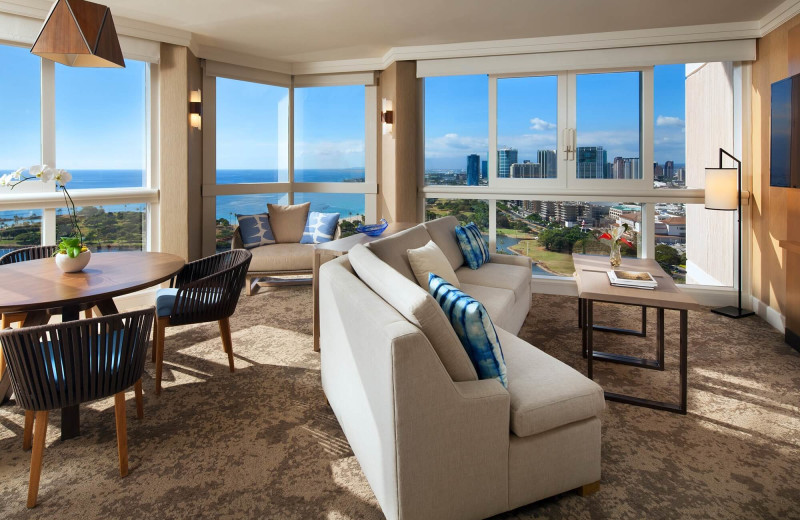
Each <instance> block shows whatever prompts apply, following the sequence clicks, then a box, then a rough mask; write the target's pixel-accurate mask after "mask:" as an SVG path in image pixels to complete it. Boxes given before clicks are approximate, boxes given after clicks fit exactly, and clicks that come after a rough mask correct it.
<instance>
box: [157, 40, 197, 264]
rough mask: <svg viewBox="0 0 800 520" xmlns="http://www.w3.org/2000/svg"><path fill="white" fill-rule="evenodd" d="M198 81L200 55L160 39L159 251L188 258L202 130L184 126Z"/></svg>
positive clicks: (192, 255)
mask: <svg viewBox="0 0 800 520" xmlns="http://www.w3.org/2000/svg"><path fill="white" fill-rule="evenodd" d="M201 84H202V73H201V70H200V61H199V60H198V59H197V58H196V57H195V56H194V55H193V54H192V53H191V52H190V51H189V49H187V48H186V47H181V46H176V45H170V44H166V43H164V44H161V62H160V66H159V135H160V167H159V171H160V178H161V179H160V190H161V194H160V213H161V215H160V235H161V251H163V252H165V253H173V254H176V255H179V256H182V257H183V258H185V259H186V260H189V261H190V260H195V259H197V258H199V257H200V256H201V231H202V221H201V218H200V209H201V208H202V199H201V196H200V189H201V183H202V151H203V145H202V134H201V132H200V131H198V130H196V129H192V128H190V127H189V92H190V90H192V89H198V88H200V86H201Z"/></svg>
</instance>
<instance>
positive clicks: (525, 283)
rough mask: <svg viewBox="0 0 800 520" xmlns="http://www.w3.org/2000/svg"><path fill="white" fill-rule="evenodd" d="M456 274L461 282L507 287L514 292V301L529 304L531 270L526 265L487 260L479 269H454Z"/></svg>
mask: <svg viewBox="0 0 800 520" xmlns="http://www.w3.org/2000/svg"><path fill="white" fill-rule="evenodd" d="M456 276H458V279H459V281H461V283H462V284H465V283H468V284H470V285H485V286H487V287H498V288H500V289H508V290H510V291H513V292H514V298H515V300H514V301H519V300H520V299H522V300H525V301H527V302H528V305H530V301H531V271H530V269H528V268H527V267H521V266H518V265H508V264H499V263H494V262H489V263H486V264H483V265H482V266H481V268H480V269H469V268H467V267H466V266H464V267H461V268H460V269H458V270H456ZM484 303H485V302H484Z"/></svg>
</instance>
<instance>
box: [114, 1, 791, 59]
mask: <svg viewBox="0 0 800 520" xmlns="http://www.w3.org/2000/svg"><path fill="white" fill-rule="evenodd" d="M99 1H101V2H102V1H103V0H99ZM781 2H782V0H395V1H392V2H390V1H387V0H225V1H220V0H136V1H131V0H105V2H104V3H106V4H107V5H109V6H110V7H111V9H112V12H113V13H114V15H115V16H124V17H127V18H132V19H136V20H142V21H147V22H151V23H155V24H159V25H164V26H167V27H172V28H175V29H181V30H184V31H190V32H191V33H193V34H194V40H195V42H196V43H198V44H200V45H203V46H209V47H217V48H221V49H228V50H232V51H236V52H240V53H246V54H252V55H255V56H260V57H265V58H270V59H274V60H280V61H286V62H308V61H323V60H342V59H359V58H379V57H382V56H383V55H384V54H385V53H386V52H387V51H388V50H389V49H391V48H392V47H402V46H417V45H433V44H445V43H462V42H476V41H487V40H504V39H517V38H535V37H542V36H561V35H572V34H586V33H599V32H610V31H624V30H633V29H652V28H664V27H679V26H688V25H703V24H716V23H731V22H750V21H758V20H761V19H762V18H763V17H765V16H766V15H767V14H768V13H770V12H771V11H772V10H773V9H775V8H776V7H778V6H779V5H780V4H781Z"/></svg>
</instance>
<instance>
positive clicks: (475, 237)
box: [456, 222, 489, 269]
mask: <svg viewBox="0 0 800 520" xmlns="http://www.w3.org/2000/svg"><path fill="white" fill-rule="evenodd" d="M456 238H457V239H458V247H459V248H461V254H462V255H464V260H465V261H466V262H467V265H468V266H469V268H470V269H478V268H479V267H480V266H482V265H483V264H485V263H486V262H488V261H489V248H488V247H486V242H484V241H483V236H481V231H480V229H478V226H476V225H475V223H474V222H470V223H469V224H467V225H466V226H456Z"/></svg>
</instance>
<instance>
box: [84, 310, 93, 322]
mask: <svg viewBox="0 0 800 520" xmlns="http://www.w3.org/2000/svg"><path fill="white" fill-rule="evenodd" d="M83 316H84V318H86V319H87V320H89V319H91V318H92V316H93V314H92V309H86V310H85V311H83Z"/></svg>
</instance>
